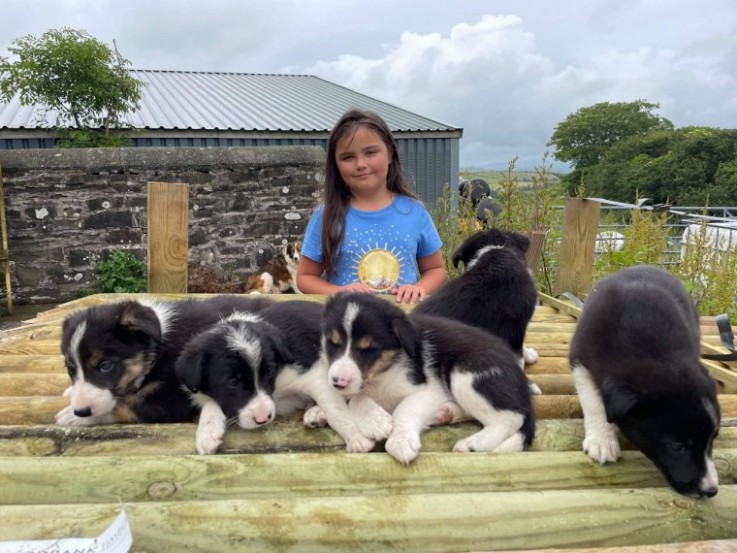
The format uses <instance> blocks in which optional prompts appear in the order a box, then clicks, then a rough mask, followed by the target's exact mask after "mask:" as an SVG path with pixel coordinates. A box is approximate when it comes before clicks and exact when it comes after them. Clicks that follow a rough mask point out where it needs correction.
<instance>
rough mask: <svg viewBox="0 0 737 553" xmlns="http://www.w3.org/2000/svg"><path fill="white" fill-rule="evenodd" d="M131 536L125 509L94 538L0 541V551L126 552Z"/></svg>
mask: <svg viewBox="0 0 737 553" xmlns="http://www.w3.org/2000/svg"><path fill="white" fill-rule="evenodd" d="M131 545H133V536H132V535H131V528H130V525H129V524H128V518H127V517H126V516H125V509H121V510H120V514H119V515H118V516H117V517H115V520H114V521H113V522H112V524H111V525H110V526H108V527H107V529H106V530H105V531H104V532H103V533H102V534H100V535H99V536H97V537H96V538H64V539H59V540H33V541H0V553H127V552H128V551H130V548H131Z"/></svg>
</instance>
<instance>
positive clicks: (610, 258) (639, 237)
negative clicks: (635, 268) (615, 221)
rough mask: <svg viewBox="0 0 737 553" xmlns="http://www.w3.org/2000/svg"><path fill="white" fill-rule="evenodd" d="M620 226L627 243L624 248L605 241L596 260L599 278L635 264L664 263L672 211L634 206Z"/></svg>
mask: <svg viewBox="0 0 737 553" xmlns="http://www.w3.org/2000/svg"><path fill="white" fill-rule="evenodd" d="M622 223H623V225H624V226H622V227H618V228H619V229H620V231H619V232H621V234H622V236H623V237H624V245H623V247H622V249H621V250H620V251H616V250H615V249H614V248H612V247H609V246H608V244H607V243H606V242H604V244H603V247H602V249H603V250H604V251H602V252H601V253H600V254H599V255H598V256H597V257H596V259H595V261H594V277H595V278H596V279H598V278H601V277H603V276H606V275H607V274H609V273H613V272H615V271H618V270H619V269H624V268H625V267H630V266H632V265H641V264H645V265H663V264H665V261H666V259H665V252H666V250H667V248H668V229H667V224H668V215H667V213H662V212H661V213H656V212H653V211H643V210H640V209H633V210H631V211H630V212H629V213H628V214H627V215H626V218H625V220H624V221H622Z"/></svg>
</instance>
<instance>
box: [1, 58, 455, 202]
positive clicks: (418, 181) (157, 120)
mask: <svg viewBox="0 0 737 553" xmlns="http://www.w3.org/2000/svg"><path fill="white" fill-rule="evenodd" d="M130 73H131V75H132V76H133V77H135V78H136V79H138V80H140V81H141V82H142V83H143V87H142V100H141V108H140V109H139V110H138V111H137V112H135V113H132V114H129V115H128V116H127V122H128V123H130V124H131V125H132V126H133V127H134V128H135V129H137V130H136V132H134V133H133V136H132V138H131V142H132V144H131V145H132V146H168V147H172V146H196V147H218V146H282V145H318V146H322V147H323V148H325V145H326V143H327V138H328V134H329V132H330V129H331V127H332V126H333V124H334V123H335V122H336V121H337V120H338V118H339V117H340V115H341V114H342V113H343V112H344V111H345V110H347V109H348V108H351V107H361V108H364V109H369V110H371V111H375V112H376V113H378V114H379V115H381V116H382V117H383V118H384V120H385V121H386V122H387V124H388V125H389V127H390V128H391V130H392V132H393V133H394V137H395V139H396V142H397V146H398V149H399V155H400V159H401V162H402V165H403V167H404V170H405V174H406V176H407V178H408V179H409V181H410V182H411V183H412V185H413V186H414V188H415V191H416V192H417V194H418V195H419V196H420V198H421V199H423V200H424V201H425V202H427V203H430V204H432V203H434V201H435V199H436V198H437V197H438V196H439V195H440V193H441V192H442V189H443V187H444V185H446V184H448V183H453V184H454V183H455V182H456V181H457V178H458V177H457V175H458V172H459V150H460V144H459V143H460V139H461V136H462V134H463V129H461V128H458V127H454V126H451V125H447V124H445V123H441V122H438V121H435V120H433V119H429V118H427V117H423V116H421V115H418V114H415V113H412V112H410V111H407V110H405V109H401V108H399V107H397V106H394V105H392V104H389V103H386V102H382V101H380V100H377V99H375V98H371V97H369V96H366V95H364V94H360V93H358V92H355V91H353V90H349V89H347V88H345V87H342V86H339V85H337V84H334V83H331V82H329V81H326V80H324V79H321V78H319V77H315V76H312V75H275V74H248V73H216V72H194V71H150V70H131V71H130ZM408 103H410V102H409V101H408ZM39 113H40V110H39V109H38V108H37V107H36V106H28V107H26V106H22V105H21V104H20V101H19V99H18V97H16V98H14V99H13V100H12V101H11V102H10V103H8V104H0V150H2V149H19V148H50V147H52V146H53V140H52V138H51V136H50V134H49V128H50V126H51V122H52V121H53V114H49V115H48V116H47V117H46V118H40V117H39Z"/></svg>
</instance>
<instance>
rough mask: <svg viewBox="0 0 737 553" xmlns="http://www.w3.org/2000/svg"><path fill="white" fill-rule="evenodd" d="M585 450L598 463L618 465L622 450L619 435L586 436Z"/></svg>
mask: <svg viewBox="0 0 737 553" xmlns="http://www.w3.org/2000/svg"><path fill="white" fill-rule="evenodd" d="M583 450H584V452H585V453H586V455H588V456H589V457H591V458H592V459H593V460H594V461H596V462H597V463H599V464H601V465H603V464H604V463H616V462H617V459H619V454H620V449H619V440H618V439H617V435H616V434H615V433H613V432H608V433H603V434H601V435H593V436H586V438H584V440H583Z"/></svg>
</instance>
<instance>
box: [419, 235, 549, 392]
mask: <svg viewBox="0 0 737 553" xmlns="http://www.w3.org/2000/svg"><path fill="white" fill-rule="evenodd" d="M529 247H530V240H529V238H527V237H526V236H524V235H523V234H519V233H517V232H504V231H502V230H499V229H490V230H485V231H481V232H477V233H476V234H473V235H471V236H469V237H468V238H466V240H465V241H464V242H463V243H462V244H461V245H460V246H459V247H458V249H457V250H456V251H455V253H454V254H453V266H455V267H458V264H459V263H461V262H463V266H464V272H463V274H461V275H459V276H458V277H457V278H454V279H453V280H450V281H448V282H446V283H445V284H444V285H443V286H442V287H440V289H438V291H437V292H435V294H433V295H431V296H430V297H428V298H427V299H425V300H424V301H423V302H422V303H420V304H418V305H417V306H416V307H415V309H414V312H415V313H424V314H427V315H439V316H441V317H447V318H449V319H455V320H456V321H461V322H463V323H466V324H470V325H472V326H476V327H478V328H483V329H484V330H486V331H488V332H491V333H492V334H494V335H496V336H499V337H500V338H502V339H503V340H505V341H506V342H507V343H508V344H509V345H510V347H511V348H512V351H513V352H514V353H515V354H516V355H517V356H518V358H519V364H520V367H521V368H524V366H525V362H527V363H529V364H531V363H535V362H536V361H537V359H538V355H537V352H536V351H535V350H534V349H533V348H528V347H525V346H524V339H525V332H526V331H527V325H528V324H529V322H530V320H531V319H532V315H533V313H534V312H535V306H536V305H537V289H536V287H535V281H534V280H533V278H532V275H531V274H530V271H529V269H528V268H527V262H526V261H525V253H526V252H527V250H528V248H529ZM530 386H531V389H532V391H533V393H536V394H539V393H540V389H539V388H538V387H537V385H535V384H531V385H530Z"/></svg>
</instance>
